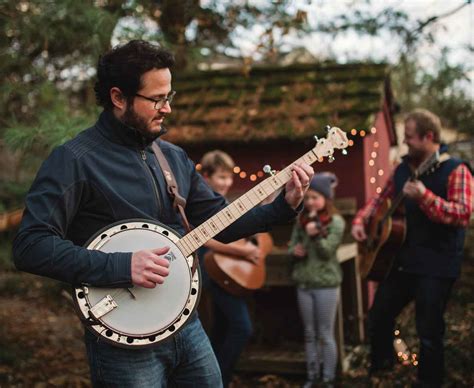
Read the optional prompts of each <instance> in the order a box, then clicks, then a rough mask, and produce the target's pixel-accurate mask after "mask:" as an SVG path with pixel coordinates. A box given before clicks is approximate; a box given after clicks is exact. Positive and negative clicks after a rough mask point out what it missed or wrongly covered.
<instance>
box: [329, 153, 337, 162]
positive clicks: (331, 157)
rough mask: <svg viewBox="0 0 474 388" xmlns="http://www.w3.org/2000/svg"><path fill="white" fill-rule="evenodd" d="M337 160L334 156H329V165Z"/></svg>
mask: <svg viewBox="0 0 474 388" xmlns="http://www.w3.org/2000/svg"><path fill="white" fill-rule="evenodd" d="M335 160H336V158H335V157H334V156H332V155H329V156H328V162H329V163H332V162H334V161H335Z"/></svg>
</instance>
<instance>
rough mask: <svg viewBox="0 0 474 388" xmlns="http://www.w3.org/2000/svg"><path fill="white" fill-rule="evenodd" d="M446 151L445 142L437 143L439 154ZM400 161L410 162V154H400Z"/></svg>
mask: <svg viewBox="0 0 474 388" xmlns="http://www.w3.org/2000/svg"><path fill="white" fill-rule="evenodd" d="M446 152H448V145H447V144H445V143H441V144H440V145H439V154H440V155H442V154H444V153H446ZM402 161H403V162H405V163H410V156H409V155H408V154H407V155H405V156H402Z"/></svg>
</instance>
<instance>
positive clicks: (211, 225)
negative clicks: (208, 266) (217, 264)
mask: <svg viewBox="0 0 474 388" xmlns="http://www.w3.org/2000/svg"><path fill="white" fill-rule="evenodd" d="M318 160H319V158H318V156H317V155H316V153H315V152H314V151H313V150H311V151H309V152H307V153H306V154H305V155H303V156H302V157H301V158H299V159H298V160H296V161H295V163H298V162H304V163H307V164H309V165H311V164H313V163H314V162H316V161H318ZM291 176H292V165H289V166H287V167H285V168H284V169H283V170H281V171H280V172H279V173H278V174H275V175H272V176H270V177H268V178H267V179H265V180H264V181H262V182H260V183H259V184H258V185H257V186H255V187H254V188H252V189H251V190H250V191H248V192H247V193H245V194H244V195H242V196H241V197H239V198H237V199H236V200H235V201H233V202H232V203H231V204H230V205H228V206H227V207H225V208H224V209H222V210H221V211H219V212H218V213H216V214H215V215H213V216H212V217H211V218H210V219H209V220H207V221H206V222H204V223H202V224H201V225H199V226H197V227H196V228H194V229H193V230H192V231H191V232H189V233H188V234H186V235H185V236H184V237H183V238H181V239H180V240H179V241H178V243H177V246H178V248H179V249H180V250H181V252H183V254H184V256H186V257H187V256H189V255H190V254H192V253H193V252H194V251H196V250H197V249H199V248H200V247H201V246H203V245H204V244H205V243H206V242H208V241H209V240H210V239H212V238H213V237H214V236H216V235H217V234H219V233H220V232H222V231H223V230H224V229H225V228H227V227H228V226H229V225H231V224H232V223H234V222H235V221H237V220H238V219H239V218H240V217H242V216H243V215H244V214H245V213H247V212H248V211H249V210H251V209H252V208H254V207H255V206H257V205H258V204H259V203H260V202H262V201H263V200H264V199H265V198H267V197H268V196H269V195H271V194H273V193H274V192H275V191H277V190H279V189H280V188H281V187H283V186H284V185H285V184H286V183H287V182H288V181H289V180H290V179H291Z"/></svg>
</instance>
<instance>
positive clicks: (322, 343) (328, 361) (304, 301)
mask: <svg viewBox="0 0 474 388" xmlns="http://www.w3.org/2000/svg"><path fill="white" fill-rule="evenodd" d="M297 296H298V305H299V310H300V314H301V318H302V320H303V328H304V339H305V351H306V368H307V373H308V379H309V380H316V379H318V378H319V376H320V373H321V371H320V365H321V364H322V365H323V376H322V377H323V381H332V380H334V378H335V375H336V365H337V347H336V340H335V338H334V321H335V319H336V311H337V303H338V300H339V287H337V288H316V289H301V288H298V294H297Z"/></svg>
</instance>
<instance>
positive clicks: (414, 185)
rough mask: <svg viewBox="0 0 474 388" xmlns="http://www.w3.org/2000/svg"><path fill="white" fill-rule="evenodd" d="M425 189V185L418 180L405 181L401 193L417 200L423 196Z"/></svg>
mask: <svg viewBox="0 0 474 388" xmlns="http://www.w3.org/2000/svg"><path fill="white" fill-rule="evenodd" d="M425 191H426V187H425V185H424V184H423V183H422V182H421V181H418V180H415V181H408V182H407V183H405V186H403V193H404V194H405V195H406V196H407V197H408V198H411V199H414V200H415V201H419V200H420V199H421V198H423V195H424V194H425Z"/></svg>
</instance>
